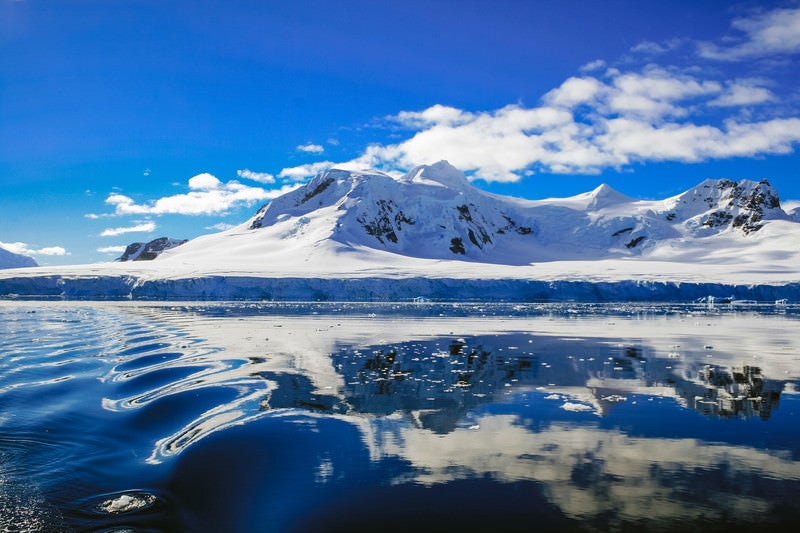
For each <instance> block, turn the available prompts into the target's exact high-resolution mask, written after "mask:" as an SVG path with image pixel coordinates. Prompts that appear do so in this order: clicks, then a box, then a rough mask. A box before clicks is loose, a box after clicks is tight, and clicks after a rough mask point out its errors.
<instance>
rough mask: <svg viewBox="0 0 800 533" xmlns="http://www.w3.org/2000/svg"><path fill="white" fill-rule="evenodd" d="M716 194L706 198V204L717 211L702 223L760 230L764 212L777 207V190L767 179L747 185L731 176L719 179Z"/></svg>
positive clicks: (746, 232)
mask: <svg viewBox="0 0 800 533" xmlns="http://www.w3.org/2000/svg"><path fill="white" fill-rule="evenodd" d="M716 189H717V191H714V192H715V194H713V195H709V197H707V198H706V202H708V206H709V208H714V207H718V208H720V209H719V210H718V211H715V212H713V213H711V215H709V216H708V218H706V220H704V221H703V225H704V226H709V227H720V226H727V225H729V224H730V225H731V226H733V227H734V228H738V229H741V231H742V232H744V233H745V234H749V233H752V232H754V231H758V230H760V229H761V228H762V227H763V226H764V224H762V223H761V222H762V220H764V218H765V216H766V215H767V212H768V211H770V210H775V209H778V210H779V209H780V207H781V201H780V198H779V197H778V194H777V193H776V192H775V190H774V189H773V188H772V186H771V185H770V183H769V182H768V181H767V180H762V181H761V182H759V183H757V184H754V186H746V185H745V184H743V183H739V182H736V181H731V180H726V179H723V180H719V181H718V182H717V185H716Z"/></svg>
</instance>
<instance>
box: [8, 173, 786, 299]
mask: <svg viewBox="0 0 800 533" xmlns="http://www.w3.org/2000/svg"><path fill="white" fill-rule="evenodd" d="M129 255H131V254H129ZM797 265H800V222H798V219H797V208H796V207H793V208H792V210H791V211H790V213H788V214H787V212H785V211H784V210H783V209H782V208H781V203H780V199H779V197H778V194H777V192H776V191H775V190H773V188H772V187H771V186H770V184H769V183H768V182H766V181H761V182H754V181H747V180H743V181H740V182H734V181H730V180H707V181H704V182H702V183H700V184H699V185H697V186H696V187H694V188H692V189H690V190H688V191H686V192H684V193H681V194H679V195H677V196H674V197H672V198H667V199H664V200H637V199H634V198H630V197H628V196H625V195H624V194H622V193H619V192H617V191H615V190H613V189H612V188H611V187H609V186H607V185H601V186H599V187H597V188H596V189H595V190H593V191H591V192H587V193H584V194H580V195H577V196H573V197H570V198H550V199H544V200H523V199H518V198H511V197H505V196H499V195H495V194H491V193H488V192H485V191H482V190H480V189H477V188H476V187H474V186H472V185H471V184H470V183H469V182H468V180H467V179H466V178H465V177H464V175H463V174H462V173H461V172H459V171H458V170H457V169H455V168H453V167H452V166H451V165H450V164H448V163H447V162H444V161H443V162H439V163H436V164H433V165H425V166H420V167H417V168H415V169H413V170H412V171H411V172H409V173H408V174H406V175H404V176H401V177H393V176H390V175H387V174H383V173H381V172H376V171H362V172H355V171H347V170H337V169H334V170H329V171H327V172H323V173H321V174H319V175H318V176H316V177H315V178H314V179H312V180H311V181H309V182H308V183H307V184H305V185H303V186H302V187H300V188H298V189H296V190H294V191H292V192H289V193H287V194H285V195H283V196H281V197H279V198H276V199H274V200H272V201H271V202H270V203H268V204H266V205H265V206H263V207H262V208H261V209H259V210H258V212H257V213H256V214H255V215H254V216H253V217H251V218H250V219H249V220H247V221H245V222H244V223H242V224H240V225H239V226H237V227H234V228H232V229H230V230H226V231H223V232H220V233H215V234H210V235H204V236H201V237H198V238H196V239H193V240H190V241H188V242H186V243H185V244H182V245H180V246H176V247H174V248H171V249H168V250H165V251H163V253H161V254H160V255H159V256H158V257H156V259H155V260H153V261H124V262H115V263H101V264H96V265H83V266H74V267H50V268H39V269H26V270H25V271H24V272H23V271H5V272H4V273H0V295H2V294H47V295H66V296H69V297H81V298H95V297H104V298H106V297H134V298H137V297H141V298H191V299H195V298H201V299H202V298H212V299H219V298H248V299H296V300H303V299H310V300H319V299H349V300H352V299H360V300H374V299H382V300H388V299H404V298H411V297H415V296H422V297H426V298H439V299H504V300H524V301H528V300H549V299H559V300H565V299H575V300H592V301H602V300H609V299H612V300H653V299H658V300H662V301H664V300H676V299H677V300H686V299H694V298H699V297H705V296H709V295H713V296H717V297H729V296H734V297H736V298H746V299H759V300H775V299H783V298H789V299H792V300H800V269H798V266H797Z"/></svg>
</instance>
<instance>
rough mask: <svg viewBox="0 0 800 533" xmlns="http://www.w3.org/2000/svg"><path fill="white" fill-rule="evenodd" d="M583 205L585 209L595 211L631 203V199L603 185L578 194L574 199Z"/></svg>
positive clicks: (605, 184)
mask: <svg viewBox="0 0 800 533" xmlns="http://www.w3.org/2000/svg"><path fill="white" fill-rule="evenodd" d="M574 198H575V199H576V200H579V201H580V203H582V204H583V205H584V208H585V209H590V210H597V209H604V208H606V207H610V206H612V205H616V204H622V203H628V202H632V201H633V198H631V197H630V196H626V195H624V194H622V193H621V192H619V191H617V190H616V189H614V188H612V187H611V186H610V185H608V184H607V183H603V184H601V185H600V186H598V187H597V188H596V189H594V190H592V191H590V192H586V193H583V194H579V195H578V196H575V197H574Z"/></svg>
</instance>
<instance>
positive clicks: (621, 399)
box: [600, 394, 628, 402]
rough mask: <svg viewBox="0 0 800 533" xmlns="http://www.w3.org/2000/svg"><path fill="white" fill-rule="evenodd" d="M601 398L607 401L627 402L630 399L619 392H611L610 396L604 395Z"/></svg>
mask: <svg viewBox="0 0 800 533" xmlns="http://www.w3.org/2000/svg"><path fill="white" fill-rule="evenodd" d="M600 399H601V400H603V401H606V402H625V401H627V400H628V397H627V396H621V395H619V394H610V395H608V396H603V397H601V398H600Z"/></svg>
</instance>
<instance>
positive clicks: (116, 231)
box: [100, 221, 156, 237]
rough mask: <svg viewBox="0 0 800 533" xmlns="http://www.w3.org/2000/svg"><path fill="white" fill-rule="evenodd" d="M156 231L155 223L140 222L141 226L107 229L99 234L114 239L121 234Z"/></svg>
mask: <svg viewBox="0 0 800 533" xmlns="http://www.w3.org/2000/svg"><path fill="white" fill-rule="evenodd" d="M155 229H156V224H155V222H152V221H148V222H142V223H141V224H136V225H135V226H127V227H122V228H108V229H105V230H103V232H102V233H100V236H101V237H116V236H117V235H122V234H123V233H149V232H151V231H154V230H155Z"/></svg>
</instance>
